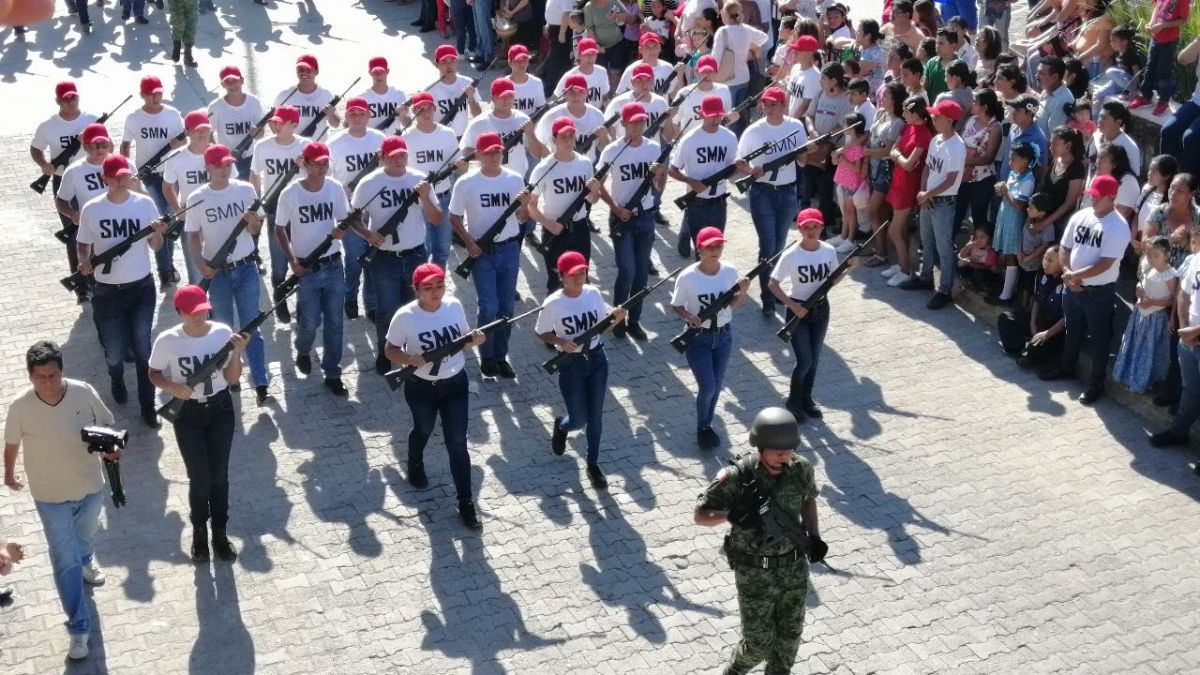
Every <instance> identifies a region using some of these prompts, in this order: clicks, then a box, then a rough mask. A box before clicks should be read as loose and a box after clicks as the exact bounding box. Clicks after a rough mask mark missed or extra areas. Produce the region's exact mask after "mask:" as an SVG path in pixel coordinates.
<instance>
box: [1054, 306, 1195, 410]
mask: <svg viewBox="0 0 1200 675" xmlns="http://www.w3.org/2000/svg"><path fill="white" fill-rule="evenodd" d="M1116 286H1117V285H1116V284H1115V283H1111V284H1104V285H1102V286H1084V287H1083V290H1082V291H1080V292H1078V293H1072V292H1069V291H1068V292H1067V293H1065V294H1064V295H1063V317H1064V318H1065V319H1066V328H1067V337H1066V340H1065V341H1064V342H1063V351H1062V363H1061V364H1060V367H1061V368H1063V369H1065V370H1068V371H1074V370H1075V361H1076V359H1078V358H1079V348H1080V347H1081V346H1083V341H1084V338H1088V346H1089V349H1090V350H1091V352H1092V372H1091V377H1089V378H1088V386H1091V387H1102V386H1104V377H1105V376H1106V375H1107V374H1108V343H1109V341H1110V338H1112V322H1113V296H1114V295H1116ZM1180 346H1181V347H1182V345H1180Z"/></svg>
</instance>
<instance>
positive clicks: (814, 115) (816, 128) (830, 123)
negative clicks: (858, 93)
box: [806, 91, 854, 136]
mask: <svg viewBox="0 0 1200 675" xmlns="http://www.w3.org/2000/svg"><path fill="white" fill-rule="evenodd" d="M852 112H854V104H853V103H851V102H850V95H849V94H847V93H846V92H844V91H843V92H842V93H840V94H837V95H836V96H830V95H829V94H826V93H825V92H824V91H822V92H821V93H820V94H819V95H818V96H817V98H816V100H815V101H813V103H812V105H810V106H809V107H808V113H807V115H806V116H807V117H808V118H810V119H811V120H812V122H813V133H815V134H816V135H818V136H823V135H825V134H828V133H832V132H834V131H837V130H838V129H841V128H842V123H843V122H844V121H845V119H846V115H849V114H850V113H852Z"/></svg>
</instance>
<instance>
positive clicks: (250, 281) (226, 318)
mask: <svg viewBox="0 0 1200 675" xmlns="http://www.w3.org/2000/svg"><path fill="white" fill-rule="evenodd" d="M208 297H209V299H210V300H211V301H212V306H213V318H215V319H216V320H217V321H220V322H221V323H223V324H226V325H228V326H229V327H230V328H232V329H233V330H235V331H237V330H240V329H241V327H242V326H245V325H246V324H248V323H250V321H251V320H252V319H254V317H256V316H258V307H259V304H260V300H261V298H262V293H261V292H260V290H259V281H258V267H257V265H255V264H254V263H253V262H250V263H247V264H245V265H242V266H241V267H238V268H236V269H233V270H222V271H221V272H218V273H217V275H216V276H215V277H213V279H212V284H211V285H210V286H209V287H208ZM235 316H236V318H235ZM246 361H247V362H249V364H250V380H251V382H253V383H254V386H256V387H261V386H266V384H267V382H269V381H270V380H269V378H268V376H267V348H266V343H265V342H264V341H263V336H262V331H260V330H256V331H254V334H253V335H251V336H250V343H249V344H247V345H246Z"/></svg>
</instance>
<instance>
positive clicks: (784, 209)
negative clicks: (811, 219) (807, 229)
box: [750, 185, 799, 307]
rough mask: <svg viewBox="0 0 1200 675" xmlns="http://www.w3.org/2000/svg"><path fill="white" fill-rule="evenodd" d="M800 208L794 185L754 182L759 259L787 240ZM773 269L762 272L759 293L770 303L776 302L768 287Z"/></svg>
mask: <svg viewBox="0 0 1200 675" xmlns="http://www.w3.org/2000/svg"><path fill="white" fill-rule="evenodd" d="M798 209H799V205H798V197H797V195H796V191H795V190H793V189H791V188H785V189H782V190H775V189H771V188H768V187H765V186H761V187H760V186H758V185H754V186H751V188H750V215H751V219H752V220H753V221H754V229H755V231H756V232H757V233H758V260H759V261H760V262H761V261H763V260H768V259H770V258H771V256H773V255H775V254H776V253H778V252H779V250H780V249H781V248H783V246H784V244H785V243H786V242H787V233H788V229H789V228H790V227H791V224H792V223H793V222H795V219H796V212H797V211H798ZM770 279H771V270H770V269H765V270H763V271H762V273H761V274H759V276H758V285H759V293H760V296H761V298H762V303H763V305H764V306H766V307H774V306H775V296H773V295H771V292H770V291H769V290H767V284H768V283H769V282H770Z"/></svg>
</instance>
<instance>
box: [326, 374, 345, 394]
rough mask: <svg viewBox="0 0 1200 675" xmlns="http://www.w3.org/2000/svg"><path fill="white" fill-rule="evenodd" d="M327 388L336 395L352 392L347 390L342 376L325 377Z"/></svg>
mask: <svg viewBox="0 0 1200 675" xmlns="http://www.w3.org/2000/svg"><path fill="white" fill-rule="evenodd" d="M325 388H326V389H328V390H329V391H330V392H332V393H333V395H334V396H349V395H350V392H349V391H347V390H346V385H344V384H342V378H340V377H327V378H325Z"/></svg>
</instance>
